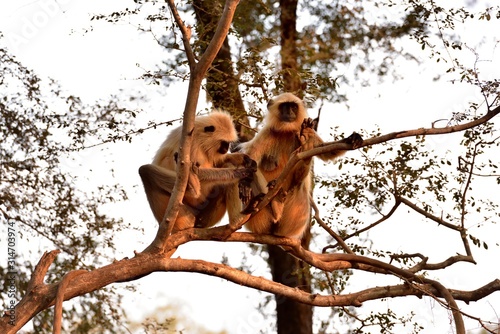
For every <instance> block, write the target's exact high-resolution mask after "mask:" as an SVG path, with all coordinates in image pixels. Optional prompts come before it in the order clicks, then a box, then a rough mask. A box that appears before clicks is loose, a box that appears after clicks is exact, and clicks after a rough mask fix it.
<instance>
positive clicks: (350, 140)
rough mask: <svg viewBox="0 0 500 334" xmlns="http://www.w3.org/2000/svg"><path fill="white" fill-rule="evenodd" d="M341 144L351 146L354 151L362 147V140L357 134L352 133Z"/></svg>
mask: <svg viewBox="0 0 500 334" xmlns="http://www.w3.org/2000/svg"><path fill="white" fill-rule="evenodd" d="M342 142H344V143H346V144H351V145H352V148H353V149H356V148H358V147H360V146H361V145H363V138H362V137H361V135H360V134H359V133H357V132H353V133H352V134H351V135H350V136H349V137H347V138H345V139H342Z"/></svg>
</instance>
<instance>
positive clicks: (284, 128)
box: [265, 93, 307, 132]
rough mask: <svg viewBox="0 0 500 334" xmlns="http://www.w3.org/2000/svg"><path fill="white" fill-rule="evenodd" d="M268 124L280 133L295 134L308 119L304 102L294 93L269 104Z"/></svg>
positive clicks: (277, 98) (283, 95) (276, 98)
mask: <svg viewBox="0 0 500 334" xmlns="http://www.w3.org/2000/svg"><path fill="white" fill-rule="evenodd" d="M267 110H268V113H267V116H266V122H265V123H266V124H267V125H269V127H270V128H271V130H273V131H278V132H295V131H297V130H299V129H300V127H301V125H302V122H303V121H304V119H305V118H306V117H307V112H306V108H305V106H304V102H303V101H302V100H301V99H299V98H298V97H297V96H295V95H293V94H292V93H283V94H281V95H278V96H276V97H275V98H273V99H271V100H270V101H269V102H268V104H267Z"/></svg>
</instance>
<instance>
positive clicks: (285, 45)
mask: <svg viewBox="0 0 500 334" xmlns="http://www.w3.org/2000/svg"><path fill="white" fill-rule="evenodd" d="M280 8H281V16H280V20H281V28H280V29H281V41H280V42H281V63H282V70H283V81H284V90H285V91H288V92H293V93H295V94H297V95H298V96H300V97H302V95H303V93H302V83H301V80H300V76H299V75H298V62H297V46H296V39H297V29H296V23H297V0H280ZM309 241H310V232H309V230H308V231H307V233H306V236H305V237H304V239H303V240H302V246H303V247H304V248H306V249H307V248H309ZM268 252H269V265H270V267H271V272H272V275H273V280H274V281H275V282H279V283H282V284H285V285H287V286H290V287H297V288H299V289H302V290H304V291H307V292H310V291H311V274H310V272H309V266H307V265H306V264H305V263H304V262H302V261H299V260H298V259H296V258H294V257H293V256H291V255H288V254H287V253H286V252H284V251H283V250H282V249H281V248H279V247H276V246H268ZM275 298H276V312H277V328H278V334H290V333H294V334H295V333H297V334H312V314H313V309H312V306H310V305H306V304H302V303H298V302H296V301H293V300H290V299H288V298H285V297H282V296H278V295H276V296H275Z"/></svg>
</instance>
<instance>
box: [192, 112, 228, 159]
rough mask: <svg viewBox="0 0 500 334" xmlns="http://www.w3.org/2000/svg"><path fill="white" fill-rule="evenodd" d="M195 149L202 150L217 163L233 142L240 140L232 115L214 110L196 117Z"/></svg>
mask: <svg viewBox="0 0 500 334" xmlns="http://www.w3.org/2000/svg"><path fill="white" fill-rule="evenodd" d="M194 136H195V137H194V138H195V139H194V140H195V142H194V143H193V145H196V146H197V147H193V149H196V150H201V151H202V152H204V153H205V154H206V156H207V157H208V159H209V161H212V162H213V163H214V164H217V163H218V162H219V161H221V159H224V155H225V154H226V153H227V152H228V151H229V146H230V145H231V143H233V142H236V141H237V140H238V135H237V134H236V130H235V129H234V125H233V120H232V118H231V116H230V115H229V114H228V113H226V112H222V111H213V112H211V113H210V114H208V115H206V116H199V117H197V118H196V122H195V125H194Z"/></svg>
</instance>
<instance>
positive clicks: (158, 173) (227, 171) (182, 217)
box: [139, 111, 255, 232]
mask: <svg viewBox="0 0 500 334" xmlns="http://www.w3.org/2000/svg"><path fill="white" fill-rule="evenodd" d="M181 133H182V128H181V127H178V128H176V129H174V130H172V132H171V133H170V134H169V135H168V137H167V139H166V140H165V141H164V142H163V144H162V145H161V146H160V149H159V150H158V152H157V153H156V156H155V157H154V159H153V163H152V164H149V165H144V166H141V167H140V168H139V174H140V176H141V179H142V182H143V185H144V190H145V192H146V196H147V198H148V201H149V204H150V207H151V210H152V211H153V214H154V216H155V218H156V220H157V221H158V222H161V221H162V219H163V216H164V214H165V210H166V208H167V205H168V201H169V200H170V196H171V192H172V190H173V187H174V184H175V180H176V174H177V173H176V167H177V162H176V160H177V152H178V151H179V146H180V140H181ZM236 140H237V134H236V130H235V129H234V125H233V123H232V120H231V117H230V116H229V114H227V113H225V112H220V111H214V112H212V113H210V114H209V115H207V116H199V117H196V119H195V123H194V130H193V142H192V145H191V152H190V159H191V161H192V162H193V163H194V165H193V168H192V171H191V173H190V176H189V180H188V185H187V188H186V192H185V195H184V198H183V204H184V205H183V206H182V207H181V209H180V211H179V213H178V216H177V220H176V221H175V224H174V228H173V232H175V231H179V230H183V229H186V228H190V227H195V226H196V227H211V226H213V225H215V224H216V223H217V222H218V221H220V220H221V219H222V217H223V216H224V214H225V212H226V208H227V209H228V211H229V213H230V215H235V214H238V213H239V211H240V210H241V204H240V203H236V202H235V201H234V200H233V201H228V198H227V197H228V196H229V195H228V192H227V191H226V187H227V186H228V185H230V184H236V183H238V182H239V181H240V180H242V179H246V178H249V177H251V176H252V174H253V172H254V170H255V162H253V161H252V160H250V159H249V158H248V156H247V155H245V154H242V153H233V154H227V150H228V149H229V144H230V143H232V142H234V141H236ZM238 167H239V168H238Z"/></svg>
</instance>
